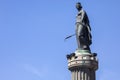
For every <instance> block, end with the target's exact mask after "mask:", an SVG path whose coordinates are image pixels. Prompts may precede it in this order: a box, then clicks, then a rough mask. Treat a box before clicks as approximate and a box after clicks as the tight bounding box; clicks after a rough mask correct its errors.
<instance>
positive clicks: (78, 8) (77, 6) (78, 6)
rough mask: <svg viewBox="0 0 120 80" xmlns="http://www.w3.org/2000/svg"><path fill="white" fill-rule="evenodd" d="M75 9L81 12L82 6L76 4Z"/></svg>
mask: <svg viewBox="0 0 120 80" xmlns="http://www.w3.org/2000/svg"><path fill="white" fill-rule="evenodd" d="M76 8H77V10H78V11H79V10H81V8H82V5H81V3H80V2H78V3H76Z"/></svg>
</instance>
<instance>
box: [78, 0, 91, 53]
mask: <svg viewBox="0 0 120 80" xmlns="http://www.w3.org/2000/svg"><path fill="white" fill-rule="evenodd" d="M76 8H77V10H78V14H77V17H76V39H77V44H78V49H79V50H89V51H90V48H89V46H90V45H91V43H92V36H91V28H90V25H89V19H88V16H87V14H86V12H85V11H84V10H83V9H82V6H81V3H79V2H78V3H77V4H76Z"/></svg>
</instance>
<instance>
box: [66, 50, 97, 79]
mask: <svg viewBox="0 0 120 80" xmlns="http://www.w3.org/2000/svg"><path fill="white" fill-rule="evenodd" d="M96 56H97V54H95V53H93V54H92V53H90V52H89V51H85V50H76V52H75V53H72V54H70V55H67V60H68V69H69V70H70V71H71V74H72V76H71V78H72V80H96V78H95V71H96V70H97V69H98V60H97V58H96Z"/></svg>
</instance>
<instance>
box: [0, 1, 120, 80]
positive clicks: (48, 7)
mask: <svg viewBox="0 0 120 80" xmlns="http://www.w3.org/2000/svg"><path fill="white" fill-rule="evenodd" d="M78 1H80V2H81V3H82V5H83V8H84V10H86V12H87V14H88V16H89V19H90V25H91V28H92V36H93V44H92V45H91V50H92V52H96V53H98V58H99V70H98V71H97V74H96V75H97V80H118V79H119V72H120V69H119V68H120V51H119V50H120V47H119V46H120V9H119V8H120V0H0V80H71V73H70V71H68V69H67V59H66V54H69V53H71V52H74V51H75V50H76V48H77V45H76V40H75V37H72V38H70V39H69V40H67V41H64V38H65V37H66V36H68V35H71V34H74V33H75V16H76V14H77V10H76V8H75V3H76V2H78Z"/></svg>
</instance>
